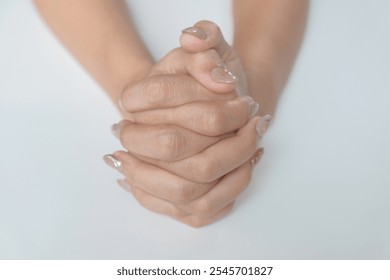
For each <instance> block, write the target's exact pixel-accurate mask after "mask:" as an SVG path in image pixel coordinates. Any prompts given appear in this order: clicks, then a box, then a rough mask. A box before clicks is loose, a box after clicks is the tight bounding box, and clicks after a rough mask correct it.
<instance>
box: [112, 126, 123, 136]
mask: <svg viewBox="0 0 390 280" xmlns="http://www.w3.org/2000/svg"><path fill="white" fill-rule="evenodd" d="M111 133H112V134H113V135H114V136H115V137H116V138H119V135H120V133H121V130H120V126H119V124H117V123H115V124H113V125H112V126H111Z"/></svg>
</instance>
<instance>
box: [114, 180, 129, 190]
mask: <svg viewBox="0 0 390 280" xmlns="http://www.w3.org/2000/svg"><path fill="white" fill-rule="evenodd" d="M116 182H117V183H118V185H119V186H121V187H122V188H123V189H124V190H125V191H128V192H131V186H130V184H129V183H127V181H126V180H124V179H119V180H116Z"/></svg>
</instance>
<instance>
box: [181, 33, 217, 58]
mask: <svg viewBox="0 0 390 280" xmlns="http://www.w3.org/2000/svg"><path fill="white" fill-rule="evenodd" d="M179 41H180V46H181V47H182V48H183V49H184V50H185V51H186V52H190V53H197V52H203V51H206V50H208V49H210V46H209V44H208V41H207V40H205V39H201V38H199V37H197V36H195V35H193V34H189V33H183V34H182V35H181V36H180V40H179Z"/></svg>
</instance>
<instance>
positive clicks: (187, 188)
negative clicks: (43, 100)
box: [171, 183, 193, 205]
mask: <svg viewBox="0 0 390 280" xmlns="http://www.w3.org/2000/svg"><path fill="white" fill-rule="evenodd" d="M171 197H172V202H173V203H174V204H177V205H187V204H188V203H190V202H191V201H192V200H193V188H192V186H191V185H190V184H185V183H184V184H179V185H178V186H176V187H175V189H174V191H173V193H172V194H171Z"/></svg>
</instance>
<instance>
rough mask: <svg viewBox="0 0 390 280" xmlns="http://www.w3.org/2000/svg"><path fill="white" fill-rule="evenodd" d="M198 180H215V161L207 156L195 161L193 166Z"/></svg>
mask: <svg viewBox="0 0 390 280" xmlns="http://www.w3.org/2000/svg"><path fill="white" fill-rule="evenodd" d="M193 170H194V173H195V177H196V178H197V180H198V182H201V183H210V182H212V181H214V180H215V176H216V175H217V174H216V170H217V163H216V162H215V160H214V159H212V158H207V159H204V160H202V161H199V162H197V163H196V165H195V167H194V168H193Z"/></svg>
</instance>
